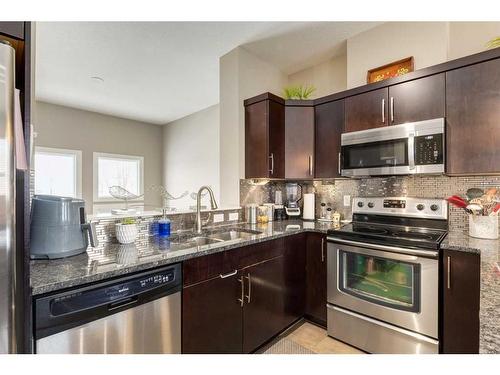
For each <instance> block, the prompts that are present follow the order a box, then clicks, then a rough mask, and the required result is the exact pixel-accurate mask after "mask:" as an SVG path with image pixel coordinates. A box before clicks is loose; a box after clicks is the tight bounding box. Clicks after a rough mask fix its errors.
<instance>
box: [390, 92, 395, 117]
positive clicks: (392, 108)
mask: <svg viewBox="0 0 500 375" xmlns="http://www.w3.org/2000/svg"><path fill="white" fill-rule="evenodd" d="M390 107H391V122H394V97H393V96H391V103H390Z"/></svg>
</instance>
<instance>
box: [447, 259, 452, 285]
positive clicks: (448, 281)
mask: <svg viewBox="0 0 500 375" xmlns="http://www.w3.org/2000/svg"><path fill="white" fill-rule="evenodd" d="M446 260H447V266H446V287H447V288H448V290H449V289H451V257H450V256H447V257H446Z"/></svg>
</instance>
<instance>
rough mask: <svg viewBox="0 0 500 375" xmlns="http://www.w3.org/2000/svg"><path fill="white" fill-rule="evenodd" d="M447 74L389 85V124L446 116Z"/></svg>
mask: <svg viewBox="0 0 500 375" xmlns="http://www.w3.org/2000/svg"><path fill="white" fill-rule="evenodd" d="M444 110H445V75H444V73H441V74H436V75H433V76H430V77H425V78H421V79H416V80H414V81H409V82H404V83H401V84H399V85H395V86H391V87H389V125H397V124H404V123H405V122H414V121H423V120H430V119H434V118H439V117H444V116H445V114H444Z"/></svg>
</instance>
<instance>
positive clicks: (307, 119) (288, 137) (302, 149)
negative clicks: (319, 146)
mask: <svg viewBox="0 0 500 375" xmlns="http://www.w3.org/2000/svg"><path fill="white" fill-rule="evenodd" d="M285 160H286V162H285V177H286V178H290V179H296V178H307V179H308V178H314V107H312V106H297V107H291V106H287V107H286V108H285Z"/></svg>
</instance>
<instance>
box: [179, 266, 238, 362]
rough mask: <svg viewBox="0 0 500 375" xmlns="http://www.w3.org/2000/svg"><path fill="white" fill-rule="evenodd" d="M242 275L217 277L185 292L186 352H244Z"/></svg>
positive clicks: (183, 313)
mask: <svg viewBox="0 0 500 375" xmlns="http://www.w3.org/2000/svg"><path fill="white" fill-rule="evenodd" d="M239 280H241V275H238V274H235V275H231V276H228V277H224V278H223V277H220V276H219V277H217V278H214V279H211V280H208V281H204V282H202V283H199V284H195V285H192V286H189V287H186V288H184V289H183V291H182V352H183V353H205V354H212V353H241V352H242V351H241V350H242V348H241V344H242V320H241V319H242V307H241V303H240V301H239V300H238V299H240V298H241V291H242V289H241V288H242V286H241V282H240V281H239Z"/></svg>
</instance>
